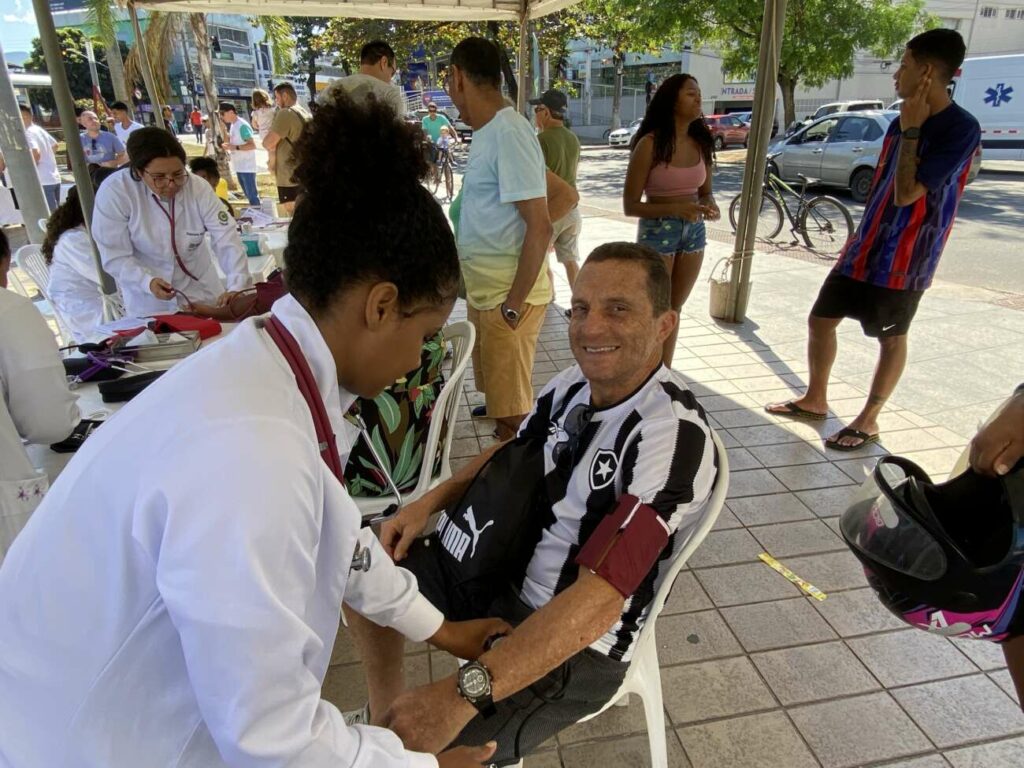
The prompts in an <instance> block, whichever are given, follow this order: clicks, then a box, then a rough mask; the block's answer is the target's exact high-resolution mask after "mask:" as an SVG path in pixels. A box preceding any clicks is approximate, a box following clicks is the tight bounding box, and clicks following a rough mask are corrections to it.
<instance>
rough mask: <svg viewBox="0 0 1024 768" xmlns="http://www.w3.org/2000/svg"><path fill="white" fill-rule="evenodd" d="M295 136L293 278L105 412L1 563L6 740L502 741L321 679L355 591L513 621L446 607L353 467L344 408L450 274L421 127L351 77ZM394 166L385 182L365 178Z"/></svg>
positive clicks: (415, 615) (385, 748) (161, 763)
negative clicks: (387, 710)
mask: <svg viewBox="0 0 1024 768" xmlns="http://www.w3.org/2000/svg"><path fill="white" fill-rule="evenodd" d="M298 152H299V165H298V170H297V172H296V174H297V176H296V178H297V179H298V180H299V183H300V186H301V188H302V194H300V195H299V199H298V204H297V207H296V209H295V217H294V218H293V219H292V222H291V227H290V231H289V243H288V247H287V249H286V251H285V260H286V262H287V264H288V273H287V279H288V285H289V287H290V289H291V294H290V295H286V296H284V297H283V298H281V299H279V300H278V301H277V302H276V303H275V304H274V307H273V310H272V313H271V314H270V316H269V317H261V318H251V319H249V320H246V321H244V322H242V323H241V324H239V325H238V326H237V327H236V328H235V329H234V330H233V331H232V332H231V333H230V334H229V335H228V336H227V337H226V338H224V339H222V340H220V341H218V342H217V343H216V344H214V345H212V346H210V347H209V348H207V349H204V350H201V351H200V352H199V353H198V354H196V355H193V356H192V357H190V358H189V359H188V360H186V361H184V362H182V363H180V364H179V365H177V366H176V367H174V368H172V369H171V370H170V371H169V372H168V373H166V374H164V375H163V376H162V377H161V378H160V379H159V380H157V381H156V382H155V383H153V384H151V385H150V386H149V387H148V388H147V389H146V390H145V391H143V392H142V393H141V394H140V395H138V396H137V397H136V398H135V399H133V400H132V401H131V402H130V403H128V404H127V405H126V406H125V407H124V408H123V409H122V410H120V411H119V412H118V413H117V415H116V416H115V417H114V418H113V419H111V420H110V421H108V422H107V423H106V424H104V425H103V427H101V428H100V429H99V430H97V431H96V432H95V433H94V434H93V435H92V436H91V437H90V438H89V440H88V441H87V442H86V443H85V444H84V445H83V446H82V448H81V449H79V451H78V453H77V454H76V455H75V457H74V459H72V460H71V463H70V464H68V466H67V467H66V468H65V469H64V471H63V473H62V474H61V475H60V477H59V478H58V480H57V482H56V483H55V485H54V486H53V488H52V489H51V490H50V493H49V494H48V495H47V497H46V499H45V500H44V501H43V503H42V505H41V506H40V507H39V508H38V509H37V510H36V512H35V514H34V515H33V517H32V519H31V520H30V521H29V524H28V526H27V527H26V528H25V530H24V531H23V532H22V534H21V536H19V538H18V540H17V541H16V542H15V543H14V546H13V547H12V548H11V551H10V553H9V554H8V558H7V561H6V562H5V563H4V565H3V567H2V568H0V723H2V724H3V726H2V730H3V734H4V735H3V737H2V739H0V754H2V755H3V756H4V757H5V758H6V759H7V762H8V763H10V764H11V765H14V766H18V767H19V768H35V767H36V766H40V767H42V766H47V767H48V766H97V767H98V766H147V767H148V768H172V767H173V768H184V767H185V766H188V767H189V768H192V767H193V766H195V767H198V766H202V768H218V767H219V766H232V767H233V768H271V767H272V766H273V767H274V768H284V767H285V766H303V768H344V767H345V766H358V768H418V767H423V768H428V767H429V768H434V767H435V766H440V768H468V767H469V766H475V765H480V764H481V763H483V762H485V761H487V760H488V758H489V757H490V756H491V755H492V754H493V749H494V747H493V745H485V746H480V747H462V748H455V749H452V750H448V751H446V752H442V753H441V754H440V755H438V756H437V757H435V756H434V755H429V754H424V753H418V752H410V751H407V750H405V748H404V747H403V746H402V743H401V741H400V740H399V739H398V737H397V736H396V735H395V734H394V733H392V732H391V731H388V730H385V729H383V728H377V727H374V726H368V725H351V726H350V725H347V724H346V722H345V719H344V717H343V716H342V713H341V712H340V711H339V710H338V709H337V708H336V707H335V706H334V705H332V704H330V703H328V702H326V701H324V700H322V699H321V688H322V686H323V682H324V677H325V675H326V673H327V668H328V665H329V663H330V659H331V650H332V646H333V644H334V640H335V636H336V634H337V632H338V625H339V620H340V614H341V606H342V603H345V604H346V606H347V607H348V608H351V609H352V610H354V611H356V612H358V613H360V614H362V615H364V616H366V617H367V618H369V619H370V620H371V621H373V622H375V623H378V624H385V625H387V626H391V627H394V628H395V629H397V630H399V631H400V632H402V633H403V634H405V635H406V636H408V637H410V638H412V639H413V640H417V641H423V640H427V641H429V642H430V643H432V644H433V645H435V646H437V647H439V648H442V649H445V650H447V651H449V652H451V653H453V654H455V655H457V656H460V657H461V658H476V657H477V656H479V655H480V654H481V653H482V652H483V650H484V645H485V643H486V641H487V640H488V638H490V637H492V636H493V635H495V634H500V633H504V632H507V631H509V628H508V625H507V624H505V623H504V622H502V621H500V620H497V619H485V620H482V621H476V622H449V621H445V620H444V617H443V616H442V615H441V614H440V613H439V612H438V611H437V610H436V609H435V608H434V607H433V606H432V605H431V604H430V603H429V602H428V601H427V600H426V598H425V597H423V596H422V595H421V594H420V593H419V591H418V589H417V586H416V579H415V577H414V576H412V574H411V573H409V572H408V571H406V570H404V569H402V568H400V567H398V566H396V565H395V564H394V563H393V562H392V561H391V559H390V558H389V557H388V556H387V554H386V553H385V552H384V549H383V548H382V547H381V545H380V543H379V542H378V541H377V540H376V538H375V537H374V535H373V533H372V530H371V529H370V528H362V527H361V525H360V523H361V518H360V514H359V509H358V507H357V506H356V504H355V502H354V501H353V500H352V498H351V497H350V496H349V494H348V492H347V490H346V488H345V486H344V485H343V482H342V479H341V478H342V477H343V466H344V463H345V461H346V459H347V456H348V454H349V451H350V450H351V447H352V445H353V443H354V441H355V440H357V439H367V437H364V436H360V433H359V430H358V429H356V428H354V427H351V426H350V425H348V423H347V422H346V421H345V420H344V418H343V414H344V413H345V412H346V411H347V410H348V408H349V407H350V406H351V405H352V403H353V402H354V401H355V399H356V397H357V396H361V397H367V398H372V397H374V396H375V395H377V394H378V393H379V392H381V391H382V390H383V389H384V388H385V387H386V386H388V385H389V384H391V383H392V382H394V381H395V379H397V378H398V377H399V376H401V375H402V374H404V373H405V372H406V371H408V370H410V369H412V368H414V367H416V365H417V364H418V362H419V360H420V351H421V348H422V345H423V341H424V339H426V338H430V337H431V336H433V335H434V334H436V333H437V332H438V329H439V328H441V327H442V326H443V325H444V323H445V322H446V319H447V317H448V314H449V312H450V311H451V309H452V306H453V304H454V302H455V297H456V293H457V290H458V282H459V264H458V255H457V251H456V249H455V241H454V238H453V237H452V233H451V229H450V228H449V227H448V224H447V222H446V221H445V217H444V213H443V212H442V211H441V208H440V206H438V204H437V203H436V202H435V201H434V199H433V197H432V196H431V194H430V193H429V192H428V191H427V190H426V188H425V187H424V186H422V185H421V184H420V182H419V180H420V178H422V177H423V175H425V173H426V170H427V168H426V162H425V160H424V158H423V155H422V153H421V152H420V149H419V141H418V139H417V137H416V135H415V134H414V133H413V130H412V129H411V128H410V127H409V126H407V125H405V124H404V123H401V122H399V121H396V120H394V119H393V115H391V113H390V111H389V110H388V108H387V107H385V106H384V105H382V104H378V103H375V102H371V103H370V104H368V105H366V106H364V107H356V106H353V105H352V103H351V101H349V100H348V99H347V98H346V97H340V98H339V101H338V102H336V103H332V104H330V105H326V106H324V107H321V108H320V110H319V111H318V112H317V115H316V118H315V119H314V120H313V122H312V123H311V124H310V126H309V128H307V131H306V133H305V134H304V135H303V139H302V142H300V144H299V146H298ZM381 178H386V179H387V180H388V196H389V197H388V199H389V203H390V204H389V205H387V206H382V205H380V201H379V200H378V199H377V198H376V197H374V196H373V195H366V194H365V190H366V189H367V188H369V187H371V186H372V185H373V184H374V183H376V181H377V180H378V179H381ZM203 184H205V182H203ZM211 194H212V191H211ZM218 205H219V204H218ZM395 210H400V211H401V212H402V215H401V216H398V217H396V216H394V211H395Z"/></svg>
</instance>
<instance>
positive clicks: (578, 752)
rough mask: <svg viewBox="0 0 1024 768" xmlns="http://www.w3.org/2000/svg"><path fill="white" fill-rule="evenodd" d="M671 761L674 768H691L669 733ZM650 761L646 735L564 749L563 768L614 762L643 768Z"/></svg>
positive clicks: (576, 745) (669, 760)
mask: <svg viewBox="0 0 1024 768" xmlns="http://www.w3.org/2000/svg"><path fill="white" fill-rule="evenodd" d="M667 740H668V764H669V765H670V766H671V767H672V768H690V761H689V760H687V759H686V755H685V754H683V749H682V747H680V746H679V742H678V741H677V740H676V738H675V737H674V736H673V735H672V732H671V731H669V732H668V736H667ZM650 764H651V752H650V748H649V746H648V741H647V734H646V733H645V734H643V735H640V736H630V737H629V738H626V739H613V740H610V741H588V742H586V743H584V744H575V745H573V746H571V747H563V748H562V765H563V766H564V768H594V766H595V765H615V766H623V768H640V766H644V765H650Z"/></svg>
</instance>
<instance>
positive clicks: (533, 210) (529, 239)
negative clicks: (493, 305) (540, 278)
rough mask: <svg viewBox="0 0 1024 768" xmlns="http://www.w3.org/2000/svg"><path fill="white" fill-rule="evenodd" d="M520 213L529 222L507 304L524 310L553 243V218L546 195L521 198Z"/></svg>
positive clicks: (517, 204)
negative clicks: (527, 198) (527, 298)
mask: <svg viewBox="0 0 1024 768" xmlns="http://www.w3.org/2000/svg"><path fill="white" fill-rule="evenodd" d="M515 206H516V209H517V210H518V211H519V215H520V216H522V217H523V220H524V221H525V222H526V236H525V237H524V238H523V248H522V250H521V251H520V254H519V266H518V267H517V268H516V276H515V278H514V279H513V280H512V288H511V289H509V292H508V297H507V298H506V299H505V303H506V304H507V305H508V306H509V307H511V308H512V309H515V310H519V309H522V306H523V304H524V303H525V302H526V297H527V296H529V295H530V289H532V288H533V284H534V283H535V282H537V275H539V274H540V270H541V269H542V268H543V266H544V261H545V258H546V256H547V253H548V245H550V243H551V234H552V232H553V230H552V228H551V218H550V217H549V216H548V203H547V199H546V198H544V197H535V198H533V199H532V200H522V201H520V202H517V203H516V204H515Z"/></svg>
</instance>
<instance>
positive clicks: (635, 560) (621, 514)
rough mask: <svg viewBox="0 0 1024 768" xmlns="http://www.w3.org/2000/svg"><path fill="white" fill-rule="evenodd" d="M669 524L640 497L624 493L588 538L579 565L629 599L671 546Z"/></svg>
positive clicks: (581, 551)
mask: <svg viewBox="0 0 1024 768" xmlns="http://www.w3.org/2000/svg"><path fill="white" fill-rule="evenodd" d="M668 536H669V529H668V525H667V524H666V523H665V521H664V520H663V519H662V518H661V516H660V515H659V514H658V513H657V512H656V511H655V510H654V508H653V507H650V506H648V505H647V504H644V503H643V502H641V501H640V499H638V498H637V497H636V496H630V495H629V494H624V495H623V496H620V497H619V503H618V505H617V506H616V507H615V509H614V510H612V512H611V513H610V514H608V515H606V516H605V518H604V519H603V520H601V522H600V523H598V524H597V528H595V529H594V532H593V533H592V534H591V535H590V538H589V539H587V541H586V543H585V544H584V545H583V548H582V549H581V550H580V553H579V555H577V556H576V564H577V565H582V566H583V567H584V568H589V569H590V570H591V571H593V572H594V573H596V574H597V575H598V576H600V577H601V578H602V579H604V580H605V581H607V582H608V583H609V584H611V585H612V586H613V587H615V589H617V590H618V592H619V594H621V595H622V596H623V597H626V598H628V597H629V596H630V595H632V594H633V593H634V592H635V591H636V589H637V587H639V586H640V583H641V582H642V581H643V580H644V578H645V577H646V576H647V574H648V573H649V572H650V570H651V568H652V567H653V566H654V564H655V563H656V562H657V560H658V557H659V556H660V555H661V552H662V550H663V549H664V548H665V544H667V543H668Z"/></svg>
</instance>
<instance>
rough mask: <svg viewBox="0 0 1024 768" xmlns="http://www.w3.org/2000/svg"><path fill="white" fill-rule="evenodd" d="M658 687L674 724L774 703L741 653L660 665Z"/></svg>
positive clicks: (768, 707) (772, 705) (755, 709)
mask: <svg viewBox="0 0 1024 768" xmlns="http://www.w3.org/2000/svg"><path fill="white" fill-rule="evenodd" d="M661 687H662V691H663V695H664V698H665V708H666V709H667V710H668V714H669V717H671V718H672V722H673V723H675V724H676V725H684V724H688V723H696V722H700V721H703V720H711V719H713V718H716V717H729V716H730V715H741V714H745V713H747V712H756V711H757V710H760V709H771V708H774V707H776V706H777V705H776V702H775V699H774V698H773V697H772V695H771V693H770V692H769V690H768V688H767V687H766V686H765V684H764V683H763V682H761V678H760V677H759V676H758V674H757V671H756V670H755V669H754V665H753V664H751V663H750V659H748V658H746V657H742V656H740V657H737V658H733V659H718V660H717V661H705V662H701V663H700V664H686V665H684V666H681V667H665V668H662V670H661Z"/></svg>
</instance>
